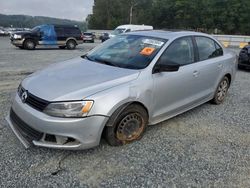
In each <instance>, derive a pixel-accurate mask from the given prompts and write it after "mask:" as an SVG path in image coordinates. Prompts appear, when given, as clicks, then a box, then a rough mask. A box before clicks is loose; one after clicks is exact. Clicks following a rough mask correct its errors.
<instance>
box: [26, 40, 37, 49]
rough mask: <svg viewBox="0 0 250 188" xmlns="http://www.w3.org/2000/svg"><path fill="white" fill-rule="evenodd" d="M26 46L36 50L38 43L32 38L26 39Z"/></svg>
mask: <svg viewBox="0 0 250 188" xmlns="http://www.w3.org/2000/svg"><path fill="white" fill-rule="evenodd" d="M24 48H25V49H27V50H34V49H35V48H36V43H35V42H34V41H33V40H31V39H27V40H25V41H24Z"/></svg>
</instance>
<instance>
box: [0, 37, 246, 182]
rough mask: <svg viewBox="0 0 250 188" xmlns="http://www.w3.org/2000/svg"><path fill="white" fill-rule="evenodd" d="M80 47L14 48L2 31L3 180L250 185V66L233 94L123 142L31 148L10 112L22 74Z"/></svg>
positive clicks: (0, 139)
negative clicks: (19, 134)
mask: <svg viewBox="0 0 250 188" xmlns="http://www.w3.org/2000/svg"><path fill="white" fill-rule="evenodd" d="M94 45H96V44H83V45H80V46H78V48H77V50H74V51H68V50H59V49H53V48H52V49H51V48H50V49H38V50H35V51H25V50H19V49H18V48H14V47H12V46H11V45H10V44H9V40H8V38H0V104H1V106H0V145H1V150H0V159H1V160H0V187H100V186H101V187H250V178H249V177H250V115H249V113H250V79H249V78H250V72H249V71H248V72H247V71H238V72H237V76H236V80H235V82H234V84H233V85H232V87H231V89H230V91H229V95H228V97H227V100H226V101H225V102H224V103H223V104H222V105H220V106H216V105H211V104H204V105H202V106H200V107H197V108H195V109H193V110H190V111H188V112H186V113H184V114H182V115H179V116H177V117H175V118H172V119H170V120H168V121H165V122H162V123H160V124H158V125H155V126H150V127H148V129H147V131H146V133H145V135H144V137H143V138H142V139H141V140H140V141H138V142H135V143H132V144H129V145H125V146H122V147H111V146H109V145H108V144H107V143H106V142H105V141H104V140H102V141H101V144H100V146H99V147H97V148H94V149H90V150H85V151H62V150H51V149H44V148H37V147H33V148H30V149H28V150H25V149H24V147H23V146H22V145H21V144H20V142H19V141H18V140H17V138H16V137H15V136H14V134H13V133H12V132H11V131H10V129H9V128H8V127H7V126H6V122H5V121H4V117H5V116H6V115H7V113H8V110H9V108H10V105H11V98H13V95H14V94H15V90H16V87H17V86H18V84H19V83H20V81H21V80H22V79H23V78H24V77H25V76H27V75H28V74H30V73H31V72H33V71H35V70H38V69H41V68H43V67H45V66H47V65H49V64H51V63H54V62H57V61H62V60H66V59H70V58H72V57H76V56H79V55H81V54H83V53H84V52H85V51H87V50H89V49H91V48H92V47H93V46H94Z"/></svg>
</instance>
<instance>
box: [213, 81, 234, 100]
mask: <svg viewBox="0 0 250 188" xmlns="http://www.w3.org/2000/svg"><path fill="white" fill-rule="evenodd" d="M229 86H230V83H229V80H228V77H226V76H225V77H224V78H223V79H222V80H221V81H220V83H219V85H218V87H217V89H216V92H215V95H214V98H213V99H212V101H211V102H212V103H213V104H217V105H218V104H221V103H222V102H223V101H224V100H225V97H226V95H227V91H228V89H229Z"/></svg>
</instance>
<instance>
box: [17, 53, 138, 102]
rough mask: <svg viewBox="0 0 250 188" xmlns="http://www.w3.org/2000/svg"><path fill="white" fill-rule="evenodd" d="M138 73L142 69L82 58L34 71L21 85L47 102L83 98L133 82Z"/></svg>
mask: <svg viewBox="0 0 250 188" xmlns="http://www.w3.org/2000/svg"><path fill="white" fill-rule="evenodd" d="M139 73H140V71H139V70H131V69H124V68H118V67H113V66H109V65H104V64H100V63H96V62H92V61H88V60H86V59H82V58H81V57H79V58H75V59H71V60H68V61H65V62H62V63H56V64H53V65H51V66H49V67H48V68H46V69H44V70H42V71H38V72H35V73H33V74H31V75H30V76H28V77H27V78H26V79H24V80H23V82H22V86H23V87H24V88H25V89H26V90H28V92H30V93H31V94H33V95H35V96H37V97H39V98H42V99H44V100H47V101H68V100H82V99H84V98H86V97H89V96H91V95H93V94H95V93H98V92H100V91H103V90H106V89H109V88H112V87H115V86H117V85H120V84H123V83H126V82H130V81H132V80H134V79H136V78H137V77H138V75H139Z"/></svg>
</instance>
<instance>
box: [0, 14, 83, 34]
mask: <svg viewBox="0 0 250 188" xmlns="http://www.w3.org/2000/svg"><path fill="white" fill-rule="evenodd" d="M42 24H59V25H60V24H61V25H65V24H66V25H78V27H80V29H82V30H83V31H85V30H86V24H85V22H79V21H73V20H67V19H59V18H51V17H44V16H27V15H4V14H0V26H2V27H16V28H33V27H35V26H37V25H42Z"/></svg>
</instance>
